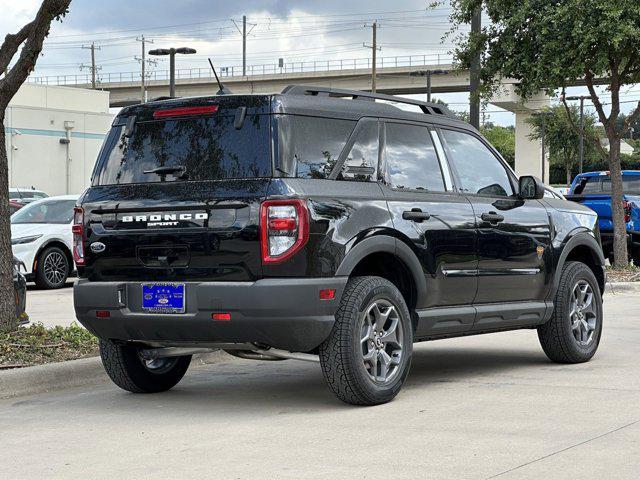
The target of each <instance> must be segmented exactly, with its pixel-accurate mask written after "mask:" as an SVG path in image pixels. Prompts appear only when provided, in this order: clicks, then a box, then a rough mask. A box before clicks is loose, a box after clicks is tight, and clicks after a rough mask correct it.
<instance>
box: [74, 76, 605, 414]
mask: <svg viewBox="0 0 640 480" xmlns="http://www.w3.org/2000/svg"><path fill="white" fill-rule="evenodd" d="M338 97H339V98H338ZM390 101H395V102H402V103H404V104H408V105H412V106H414V107H416V108H417V109H419V112H420V113H416V112H408V111H405V110H402V109H400V108H397V107H396V106H394V105H391V104H390V103H388V102H390ZM546 192H547V187H545V185H543V184H542V183H541V182H540V181H539V180H537V179H536V178H534V177H530V176H524V177H520V179H518V178H517V177H516V175H515V174H514V173H513V171H512V170H511V169H510V168H509V167H508V165H507V163H506V162H505V161H504V160H503V159H502V158H501V157H500V155H499V154H498V153H497V151H496V150H495V149H494V148H493V147H492V146H491V145H490V144H489V143H488V142H487V141H486V140H485V139H484V138H483V137H482V136H481V135H480V134H479V133H478V132H477V131H476V130H475V129H474V128H472V127H471V126H470V125H468V124H467V123H464V122H462V121H460V120H458V119H456V118H455V116H454V115H452V114H451V113H450V112H448V111H447V110H446V109H445V108H443V107H442V106H441V105H437V104H431V103H424V102H419V101H415V100H409V99H402V98H396V97H392V96H387V95H377V94H371V93H365V92H357V91H349V90H334V89H325V88H317V87H305V86H292V87H289V88H287V89H286V90H285V91H284V92H283V93H282V94H278V95H264V94H262V95H224V96H213V97H203V98H189V99H173V100H166V101H158V102H150V103H146V104H143V105H137V106H132V107H127V108H124V109H123V110H122V111H121V112H120V114H119V115H118V116H117V118H116V119H115V121H114V122H113V127H112V129H111V131H110V133H109V134H108V136H107V138H106V139H105V144H104V147H103V149H102V153H101V155H100V156H99V159H98V160H97V164H96V168H95V171H94V175H93V178H92V186H91V187H90V188H89V189H88V190H87V191H86V192H85V193H84V195H83V196H82V197H81V198H80V200H79V201H78V207H77V208H76V210H75V219H74V225H73V230H74V240H73V245H74V248H73V253H74V256H75V260H76V264H77V265H78V274H79V277H80V278H79V280H78V282H76V284H75V285H74V304H75V311H76V316H77V317H78V319H79V320H80V322H81V323H82V324H83V325H84V326H85V327H86V328H87V329H89V330H90V331H91V332H92V333H94V334H95V335H97V336H98V337H99V338H100V353H101V356H102V362H103V364H104V366H105V369H106V371H107V373H108V374H109V376H110V377H111V379H112V380H113V382H114V383H115V384H116V385H118V386H120V387H121V388H123V389H125V390H128V391H131V392H137V393H141V392H159V391H163V390H168V389H170V388H172V387H173V386H174V385H176V384H177V383H178V382H179V381H180V379H181V378H182V376H183V375H184V373H185V372H186V370H187V368H188V366H189V363H190V361H191V355H192V354H194V353H196V352H201V351H203V350H207V349H215V348H223V349H226V350H227V351H229V352H231V353H232V354H234V355H238V356H241V357H244V358H253V359H278V358H294V359H301V360H310V361H316V362H319V363H320V366H321V368H322V371H323V373H324V377H325V379H326V381H327V383H328V385H329V387H330V388H331V389H332V390H333V392H334V393H335V394H336V395H337V396H338V397H339V398H340V399H342V400H343V401H345V402H348V403H352V404H358V405H373V404H380V403H384V402H388V401H390V400H391V399H392V398H393V397H395V395H396V394H397V393H398V392H399V391H400V388H401V387H402V384H403V383H404V381H405V379H406V378H407V375H408V373H409V367H410V364H411V356H412V348H413V347H412V345H413V342H419V341H425V340H435V339H439V338H448V337H457V336H463V335H471V334H480V333H491V332H498V331H504V330H513V329H521V328H527V329H537V331H538V336H539V339H540V342H541V344H542V348H543V350H544V351H545V353H546V354H547V356H548V357H549V358H550V359H551V360H553V361H555V362H560V363H579V362H585V361H588V360H589V359H590V358H591V357H592V356H593V355H594V354H595V352H596V350H597V348H598V344H599V341H600V335H601V331H602V292H603V290H604V285H605V273H604V263H605V260H604V257H603V255H602V251H601V249H600V238H599V235H598V229H597V217H596V215H595V213H594V212H593V211H591V210H589V209H588V208H586V207H583V206H581V205H578V204H575V203H572V202H567V201H565V200H564V199H563V198H561V197H560V196H559V195H557V194H548V196H547V194H546Z"/></svg>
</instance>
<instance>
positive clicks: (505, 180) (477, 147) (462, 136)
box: [442, 130, 513, 197]
mask: <svg viewBox="0 0 640 480" xmlns="http://www.w3.org/2000/svg"><path fill="white" fill-rule="evenodd" d="M442 133H443V137H444V140H445V142H446V144H447V147H448V148H449V152H451V157H452V158H451V160H452V161H453V164H454V165H455V167H456V170H457V171H458V176H459V177H460V183H461V185H460V190H461V191H462V192H464V193H474V194H478V195H486V196H489V197H508V196H511V195H513V187H512V186H511V182H510V181H509V175H508V174H507V171H506V169H505V167H504V166H503V165H502V163H501V162H500V161H499V160H498V159H497V158H496V157H495V155H493V153H492V152H491V150H489V149H488V148H487V147H486V146H485V145H484V143H482V142H481V141H480V140H479V139H477V138H476V137H474V136H473V135H469V134H467V133H462V132H455V131H453V130H443V131H442Z"/></svg>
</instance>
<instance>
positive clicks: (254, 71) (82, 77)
mask: <svg viewBox="0 0 640 480" xmlns="http://www.w3.org/2000/svg"><path fill="white" fill-rule="evenodd" d="M452 62H453V57H452V56H451V55H450V54H445V53H442V54H441V53H432V54H426V55H403V56H396V57H380V58H378V59H377V61H376V67H377V68H385V67H421V66H429V65H443V64H450V63H452ZM371 63H372V62H371V58H352V59H343V60H309V61H301V62H287V63H284V64H283V65H282V66H280V65H279V64H277V63H265V64H260V65H247V70H246V71H247V76H252V77H255V76H264V75H285V74H290V73H313V72H318V73H320V72H330V71H340V70H358V69H370V68H371ZM218 75H219V76H221V77H242V66H238V65H234V66H230V67H220V68H219V71H218ZM212 77H213V73H212V72H211V69H210V68H181V69H176V79H177V80H180V79H196V78H212ZM146 78H147V79H148V80H151V81H154V80H159V81H162V80H166V81H168V80H169V70H152V71H149V72H147V74H146ZM28 81H29V82H30V83H36V84H40V85H89V84H91V75H90V74H83V73H80V74H71V75H47V76H41V77H35V76H34V77H29V80H28ZM97 81H98V83H138V82H140V72H139V71H137V72H106V73H99V74H98V76H97Z"/></svg>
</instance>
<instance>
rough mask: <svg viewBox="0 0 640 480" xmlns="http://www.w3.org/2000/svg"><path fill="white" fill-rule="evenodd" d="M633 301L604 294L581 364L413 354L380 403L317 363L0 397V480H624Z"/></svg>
mask: <svg viewBox="0 0 640 480" xmlns="http://www.w3.org/2000/svg"><path fill="white" fill-rule="evenodd" d="M70 294H71V289H69V288H67V289H64V290H62V291H58V292H57V293H54V292H34V291H31V292H30V301H31V303H32V305H33V304H34V303H36V304H37V303H38V302H40V301H41V298H40V297H42V298H45V297H46V299H44V300H43V302H44V303H49V304H50V305H58V307H56V308H55V309H61V308H62V305H64V301H62V300H60V299H61V298H63V297H65V296H66V297H69V296H70ZM637 298H638V297H637V296H629V295H615V296H612V295H608V296H607V297H606V299H605V309H606V319H605V322H606V323H605V327H604V328H605V330H604V337H603V340H602V344H601V348H600V351H599V352H598V354H597V355H596V357H595V358H594V360H593V361H592V362H590V363H587V364H582V365H566V366H563V365H554V364H551V363H549V362H548V360H547V359H546V357H545V356H544V354H543V353H542V351H541V349H540V347H539V345H538V342H537V337H536V334H535V332H534V331H529V330H525V331H518V332H510V333H501V334H494V335H488V336H479V337H469V338H462V339H456V340H444V341H439V342H432V343H427V344H420V345H417V346H416V349H415V353H414V361H413V366H412V369H411V373H410V375H409V379H408V382H407V384H406V386H405V388H404V389H403V391H402V393H401V394H400V395H399V396H398V398H397V399H396V400H395V401H393V402H391V403H390V404H387V405H383V406H379V407H371V408H355V407H351V406H347V405H343V404H341V403H340V402H339V401H337V400H336V398H335V397H334V396H333V394H332V393H331V392H330V391H329V390H328V389H327V387H326V386H325V383H324V381H323V379H322V376H321V372H320V368H319V366H318V365H315V364H308V363H301V362H295V361H284V362H252V361H247V360H239V359H232V358H231V357H229V360H227V361H225V362H224V363H222V364H215V365H205V366H196V367H193V368H192V369H191V370H190V371H189V372H188V373H187V376H186V378H185V379H184V380H183V382H182V383H181V384H179V385H178V387H176V388H175V389H174V390H173V391H170V392H168V393H166V394H159V395H137V396H136V395H131V394H127V393H124V392H122V391H120V390H118V389H117V388H116V387H115V386H114V385H113V384H111V383H110V382H109V381H107V380H106V378H105V381H104V382H103V383H101V384H100V385H98V386H94V387H85V388H79V389H71V390H66V391H58V392H52V393H48V394H42V395H36V396H31V397H23V398H17V399H13V400H3V401H0V431H2V439H3V440H2V443H3V461H2V462H0V478H43V477H48V478H50V477H54V478H125V477H127V478H132V477H137V478H153V477H155V478H158V477H164V478H171V477H172V478H185V477H194V476H196V475H197V476H201V477H211V476H216V477H217V478H248V477H259V478H329V477H331V478H473V479H476V478H492V477H495V476H497V477H499V478H505V479H516V478H527V479H528V478H550V479H553V478H607V479H612V478H637V474H638V472H639V471H640V412H639V409H638V405H640V366H639V364H638V359H637V357H638V351H639V350H638V344H640V326H639V325H638V317H637V315H636V314H635V313H632V308H630V307H631V306H633V305H636V304H637ZM65 308H66V307H65ZM55 309H54V308H53V307H52V309H51V310H52V311H53V310H55ZM60 311H62V310H60ZM58 313H60V312H56V315H57V314H58Z"/></svg>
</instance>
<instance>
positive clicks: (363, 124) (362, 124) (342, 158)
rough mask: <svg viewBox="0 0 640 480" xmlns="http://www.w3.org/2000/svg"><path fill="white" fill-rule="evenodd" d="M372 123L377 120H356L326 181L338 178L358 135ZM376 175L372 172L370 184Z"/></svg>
mask: <svg viewBox="0 0 640 480" xmlns="http://www.w3.org/2000/svg"><path fill="white" fill-rule="evenodd" d="M372 122H376V123H377V122H378V119H377V118H373V117H363V118H361V119H360V120H358V123H356V126H355V127H354V128H353V130H352V131H351V135H349V138H348V139H347V142H346V143H345V144H344V147H343V148H342V151H341V152H340V155H339V156H338V160H337V161H336V164H335V165H334V166H333V170H331V173H329V175H328V176H327V180H335V179H336V178H338V175H339V174H340V172H341V171H342V169H343V168H344V162H346V161H347V156H348V155H349V153H351V149H352V148H353V145H354V144H355V143H356V140H357V139H358V135H359V134H360V132H362V131H363V130H364V129H365V128H367V124H369V123H372ZM379 144H380V133H379V129H378V145H379ZM378 158H380V149H379V148H378ZM377 174H378V172H377V171H376V172H374V174H373V177H374V178H373V179H372V180H371V181H372V182H376V181H377Z"/></svg>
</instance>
